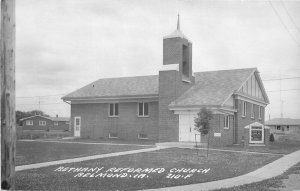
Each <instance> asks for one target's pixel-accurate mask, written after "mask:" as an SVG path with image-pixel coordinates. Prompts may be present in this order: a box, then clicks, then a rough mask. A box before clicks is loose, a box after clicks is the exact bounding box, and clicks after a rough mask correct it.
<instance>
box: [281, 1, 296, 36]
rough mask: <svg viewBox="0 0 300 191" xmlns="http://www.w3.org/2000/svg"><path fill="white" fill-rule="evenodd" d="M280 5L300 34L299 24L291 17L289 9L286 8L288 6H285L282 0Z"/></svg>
mask: <svg viewBox="0 0 300 191" xmlns="http://www.w3.org/2000/svg"><path fill="white" fill-rule="evenodd" d="M280 3H281V5H282V7H283V8H284V10H285V12H286V14H287V15H288V16H289V18H290V20H291V22H292V23H293V24H294V25H295V27H296V29H297V31H298V32H299V33H300V29H299V27H298V26H297V24H296V23H295V21H294V19H293V18H292V16H291V15H290V13H289V11H288V9H287V8H286V6H285V5H284V3H283V1H282V0H280Z"/></svg>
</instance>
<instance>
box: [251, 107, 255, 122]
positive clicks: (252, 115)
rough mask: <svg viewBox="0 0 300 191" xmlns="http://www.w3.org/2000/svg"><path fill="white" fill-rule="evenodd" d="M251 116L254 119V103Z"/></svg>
mask: <svg viewBox="0 0 300 191" xmlns="http://www.w3.org/2000/svg"><path fill="white" fill-rule="evenodd" d="M251 118H252V119H254V104H251Z"/></svg>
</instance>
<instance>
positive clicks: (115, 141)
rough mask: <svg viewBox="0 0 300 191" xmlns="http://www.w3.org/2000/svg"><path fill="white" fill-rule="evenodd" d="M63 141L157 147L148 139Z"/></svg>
mask: <svg viewBox="0 0 300 191" xmlns="http://www.w3.org/2000/svg"><path fill="white" fill-rule="evenodd" d="M61 141H67V142H84V143H116V144H139V145H155V142H154V141H151V140H147V139H139V140H122V139H104V138H99V139H87V138H76V139H65V140H64V139H62V140H61Z"/></svg>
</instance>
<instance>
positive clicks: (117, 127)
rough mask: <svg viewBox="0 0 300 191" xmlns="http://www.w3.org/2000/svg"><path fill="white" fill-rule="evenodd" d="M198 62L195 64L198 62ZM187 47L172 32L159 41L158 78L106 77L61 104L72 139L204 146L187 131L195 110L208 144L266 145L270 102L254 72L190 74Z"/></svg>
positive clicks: (178, 32) (189, 47) (183, 38)
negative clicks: (202, 117)
mask: <svg viewBox="0 0 300 191" xmlns="http://www.w3.org/2000/svg"><path fill="white" fill-rule="evenodd" d="M197 64H199V63H197ZM192 66H193V65H192V42H191V41H190V40H189V39H188V38H187V37H186V36H185V35H184V34H183V33H182V32H181V30H180V26H179V19H178V22H177V29H176V30H175V31H174V32H173V33H171V34H170V35H167V36H165V37H164V38H163V65H162V67H161V69H160V70H159V72H158V75H151V76H136V77H122V78H105V79H99V80H97V81H95V82H92V83H90V84H88V85H86V86H84V87H82V88H80V89H78V90H76V91H74V92H72V93H70V94H68V95H66V96H64V97H63V98H62V99H63V100H64V101H66V102H68V103H70V105H71V130H72V133H73V134H74V136H75V137H84V138H107V139H123V140H136V139H147V140H152V141H155V142H194V141H195V137H196V138H197V140H198V141H199V140H201V142H205V137H201V136H200V135H199V133H198V132H197V131H195V130H194V118H195V117H197V113H198V112H199V111H200V109H201V108H203V107H206V108H208V109H210V110H211V111H212V112H213V119H212V120H211V121H210V122H211V123H210V125H211V130H210V133H209V136H210V140H211V144H213V145H217V146H218V145H219V146H226V145H232V144H244V145H246V146H248V145H249V146H250V145H267V144H268V139H269V129H268V128H267V127H266V126H265V125H264V121H265V107H266V106H267V104H269V100H268V96H267V94H266V91H265V89H264V86H263V83H262V80H261V78H260V75H259V72H258V70H257V68H242V69H233V70H219V71H208V72H195V73H194V72H193V68H192Z"/></svg>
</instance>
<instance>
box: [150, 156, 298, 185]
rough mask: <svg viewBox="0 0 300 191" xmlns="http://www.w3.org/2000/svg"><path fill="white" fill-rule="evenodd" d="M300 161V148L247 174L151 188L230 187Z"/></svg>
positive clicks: (286, 168) (271, 176) (282, 171)
mask: <svg viewBox="0 0 300 191" xmlns="http://www.w3.org/2000/svg"><path fill="white" fill-rule="evenodd" d="M298 162H300V150H298V151H296V152H293V153H291V154H288V155H285V156H283V157H282V158H280V159H278V160H276V161H273V162H271V163H270V164H267V165H266V166H263V167H261V168H259V169H257V170H255V171H253V172H250V173H248V174H245V175H241V176H237V177H233V178H228V179H223V180H217V181H212V182H205V183H199V184H191V185H184V186H176V187H168V188H161V189H150V190H168V191H182V190H184V191H186V190H191V191H194V190H214V189H220V188H230V187H234V186H240V185H244V184H250V183H254V182H259V181H262V180H266V179H270V178H273V177H276V176H279V175H280V174H282V173H284V172H285V171H286V170H288V169H289V168H290V167H292V166H294V165H295V164H297V163H298Z"/></svg>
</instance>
